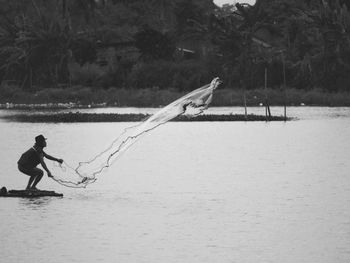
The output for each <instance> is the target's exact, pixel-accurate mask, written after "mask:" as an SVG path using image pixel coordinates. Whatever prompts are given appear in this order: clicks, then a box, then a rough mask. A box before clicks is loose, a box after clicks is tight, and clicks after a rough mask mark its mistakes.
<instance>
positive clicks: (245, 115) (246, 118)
mask: <svg viewBox="0 0 350 263" xmlns="http://www.w3.org/2000/svg"><path fill="white" fill-rule="evenodd" d="M243 102H244V117H245V120H248V116H247V115H248V114H247V97H246V92H245V89H244V92H243Z"/></svg>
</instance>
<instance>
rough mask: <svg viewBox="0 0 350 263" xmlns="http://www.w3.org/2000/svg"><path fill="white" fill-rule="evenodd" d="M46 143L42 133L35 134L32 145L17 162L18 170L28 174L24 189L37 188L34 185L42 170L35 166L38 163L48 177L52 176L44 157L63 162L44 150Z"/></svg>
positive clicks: (41, 174) (41, 175)
mask: <svg viewBox="0 0 350 263" xmlns="http://www.w3.org/2000/svg"><path fill="white" fill-rule="evenodd" d="M46 145H47V144H46V138H45V137H44V136H43V135H42V134H40V135H38V136H36V137H35V144H34V146H33V147H32V148H30V149H29V150H28V151H26V152H25V153H23V154H22V156H21V158H20V159H19V160H18V162H17V163H18V170H20V171H21V172H22V173H24V174H26V175H29V176H30V178H29V181H28V185H27V187H26V190H39V189H37V188H36V185H37V184H38V183H39V182H40V180H41V178H42V177H43V175H44V172H43V170H41V169H39V168H37V167H36V166H37V165H38V164H41V166H42V167H43V168H44V169H45V171H46V172H47V176H48V177H53V176H52V174H51V172H50V170H49V169H48V168H47V166H46V164H45V162H44V157H45V158H47V159H49V160H52V161H56V162H59V163H63V160H62V159H57V158H55V157H52V156H50V155H48V154H47V153H45V152H44V147H46Z"/></svg>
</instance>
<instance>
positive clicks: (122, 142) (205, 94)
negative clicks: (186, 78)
mask: <svg viewBox="0 0 350 263" xmlns="http://www.w3.org/2000/svg"><path fill="white" fill-rule="evenodd" d="M219 84H220V80H219V78H214V79H213V80H212V81H211V83H210V84H207V85H205V86H203V87H201V88H199V89H196V90H194V91H192V92H190V93H188V94H186V95H185V96H183V97H181V98H179V99H178V100H176V101H174V102H172V103H171V104H169V105H167V106H166V107H164V108H162V109H161V110H159V111H158V112H156V113H155V114H153V115H151V116H150V117H148V118H147V119H146V120H144V121H143V122H140V123H139V124H137V125H135V126H132V127H129V128H126V129H125V130H124V131H123V132H122V133H121V134H120V135H119V136H118V137H117V138H116V139H115V140H114V141H113V142H112V143H111V144H110V145H109V146H108V147H107V148H106V149H105V150H104V151H102V152H100V153H98V154H97V155H96V156H95V157H93V158H92V159H90V160H88V161H84V162H79V164H78V166H77V167H73V166H71V165H69V164H68V163H67V162H66V161H65V162H64V163H63V164H62V165H60V169H56V171H55V173H54V175H53V179H54V180H55V181H56V182H58V183H60V184H62V185H65V186H67V187H75V188H84V187H86V186H87V185H89V184H91V183H94V182H95V181H96V180H97V177H98V175H100V174H101V173H102V172H103V171H104V170H105V169H106V168H108V167H110V166H111V165H112V164H113V163H114V162H115V161H116V160H117V159H118V157H120V155H121V154H122V153H124V152H125V151H126V150H127V149H129V147H130V146H132V145H133V144H134V143H135V142H136V141H137V140H138V139H140V138H141V137H142V136H143V135H145V134H146V133H148V132H150V131H152V130H154V129H155V128H157V127H158V126H160V125H162V124H164V123H166V122H168V121H169V120H172V119H174V118H175V117H177V116H179V115H183V114H185V115H187V116H196V115H199V114H201V113H202V112H203V111H204V110H205V109H207V108H208V106H209V104H210V102H211V101H212V97H213V92H214V90H215V89H216V88H217V87H218V85H219Z"/></svg>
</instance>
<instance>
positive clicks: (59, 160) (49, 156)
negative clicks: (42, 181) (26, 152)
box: [43, 152, 63, 163]
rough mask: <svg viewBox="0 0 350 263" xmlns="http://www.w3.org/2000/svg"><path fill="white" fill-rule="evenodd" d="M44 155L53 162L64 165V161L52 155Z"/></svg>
mask: <svg viewBox="0 0 350 263" xmlns="http://www.w3.org/2000/svg"><path fill="white" fill-rule="evenodd" d="M43 153H44V157H45V158H47V159H49V160H51V161H55V162H59V163H63V160H62V159H57V158H55V157H53V156H51V155H48V154H47V153H45V152H43Z"/></svg>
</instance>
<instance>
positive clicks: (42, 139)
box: [35, 134, 47, 144]
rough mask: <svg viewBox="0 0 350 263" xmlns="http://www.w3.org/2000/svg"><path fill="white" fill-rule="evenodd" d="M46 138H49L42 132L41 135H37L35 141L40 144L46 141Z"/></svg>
mask: <svg viewBox="0 0 350 263" xmlns="http://www.w3.org/2000/svg"><path fill="white" fill-rule="evenodd" d="M46 139H47V138H45V137H44V135H42V134H40V135H38V136H36V137H35V142H36V143H39V144H40V143H42V142H44V141H46Z"/></svg>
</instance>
